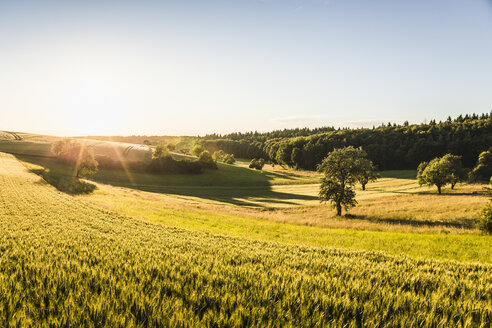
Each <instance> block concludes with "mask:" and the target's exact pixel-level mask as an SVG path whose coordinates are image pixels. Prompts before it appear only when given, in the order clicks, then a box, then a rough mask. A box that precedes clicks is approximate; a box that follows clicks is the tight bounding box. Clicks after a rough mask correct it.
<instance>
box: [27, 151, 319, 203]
mask: <svg viewBox="0 0 492 328" xmlns="http://www.w3.org/2000/svg"><path fill="white" fill-rule="evenodd" d="M20 159H21V160H23V161H25V162H29V163H32V164H36V165H39V166H42V167H45V168H47V169H49V170H50V171H51V172H53V173H56V174H58V175H63V174H67V172H68V171H67V168H66V167H61V166H60V164H59V163H57V162H55V161H54V160H52V159H48V158H38V157H30V156H22V157H20ZM275 178H283V179H294V178H293V177H289V178H287V177H286V176H284V175H281V174H277V173H274V172H263V171H257V170H251V169H248V168H244V167H239V166H230V165H228V166H220V167H219V169H218V170H205V171H204V173H202V174H197V175H190V174H145V173H135V172H125V171H121V170H105V169H100V170H99V172H98V173H97V174H96V175H94V176H93V177H92V178H91V180H93V181H96V182H101V183H105V184H109V185H113V186H117V187H124V188H130V189H135V190H142V191H147V192H153V193H160V194H173V195H180V196H191V197H197V198H202V199H207V200H213V201H218V202H223V203H228V204H233V205H239V206H250V207H258V208H263V207H268V206H267V205H266V204H280V205H297V204H298V202H302V201H306V200H316V199H317V197H315V196H308V195H301V194H295V193H285V192H277V191H273V190H272V187H271V181H272V180H274V179H275Z"/></svg>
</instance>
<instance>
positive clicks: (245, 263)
mask: <svg viewBox="0 0 492 328" xmlns="http://www.w3.org/2000/svg"><path fill="white" fill-rule="evenodd" d="M0 186H1V188H0V202H1V204H2V206H1V207H0V252H1V257H0V261H1V263H0V303H1V304H2V306H1V307H0V321H1V322H8V323H9V324H10V325H12V326H28V325H36V326H51V327H62V326H85V327H103V326H108V327H109V326H111V327H118V326H121V327H123V326H127V325H140V326H149V327H163V326H169V325H193V326H217V325H220V326H238V325H261V326H265V325H281V326H327V325H332V326H342V325H349V326H364V325H377V324H378V323H380V322H385V325H386V326H388V327H390V326H437V325H442V326H479V327H480V326H481V327H487V326H488V325H490V323H491V320H492V305H491V304H492V303H491V300H492V292H491V291H492V276H491V270H492V267H491V266H490V265H489V264H460V263H458V262H455V261H435V260H423V259H422V260H417V259H412V258H408V257H397V256H389V255H384V254H383V253H377V252H367V251H349V250H343V249H332V248H323V247H314V248H313V247H308V246H295V245H288V244H284V243H272V242H262V241H253V240H248V239H245V238H231V237H225V236H219V235H214V234H209V233H204V232H193V231H190V230H186V229H179V228H171V227H165V226H163V225H161V224H158V223H150V222H146V221H143V220H138V219H135V218H132V217H128V216H122V215H118V214H116V213H114V212H110V211H107V210H101V209H99V208H97V207H95V206H94V205H91V204H89V203H87V202H86V201H85V200H84V199H80V198H79V199H75V198H73V197H72V196H69V195H66V194H63V193H60V192H57V191H56V190H55V189H54V188H52V187H51V186H49V185H47V184H46V183H44V182H43V181H42V180H40V178H39V177H38V176H36V175H34V174H32V173H30V172H29V171H28V170H27V169H26V168H25V167H24V166H23V165H22V164H20V163H19V162H18V161H17V160H16V159H15V158H14V157H13V156H11V155H5V154H0Z"/></svg>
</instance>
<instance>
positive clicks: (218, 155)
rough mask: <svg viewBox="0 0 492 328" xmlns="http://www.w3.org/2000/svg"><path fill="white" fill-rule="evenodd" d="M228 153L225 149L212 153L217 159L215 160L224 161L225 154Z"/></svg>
mask: <svg viewBox="0 0 492 328" xmlns="http://www.w3.org/2000/svg"><path fill="white" fill-rule="evenodd" d="M225 155H226V153H225V152H224V151H223V150H217V151H216V152H214V154H213V155H212V158H213V159H214V160H215V161H222V160H223V159H224V156H225Z"/></svg>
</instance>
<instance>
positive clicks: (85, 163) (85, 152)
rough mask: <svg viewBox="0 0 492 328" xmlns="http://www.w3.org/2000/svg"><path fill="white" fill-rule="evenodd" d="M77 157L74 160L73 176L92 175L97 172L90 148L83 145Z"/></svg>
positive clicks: (96, 165)
mask: <svg viewBox="0 0 492 328" xmlns="http://www.w3.org/2000/svg"><path fill="white" fill-rule="evenodd" d="M79 154H80V155H79V156H78V157H77V161H76V162H75V169H74V172H75V177H77V178H78V177H79V176H86V175H93V174H96V173H97V169H98V165H99V164H98V163H97V161H96V159H95V158H94V153H93V152H92V149H90V148H87V147H83V148H82V149H81V150H80V152H79Z"/></svg>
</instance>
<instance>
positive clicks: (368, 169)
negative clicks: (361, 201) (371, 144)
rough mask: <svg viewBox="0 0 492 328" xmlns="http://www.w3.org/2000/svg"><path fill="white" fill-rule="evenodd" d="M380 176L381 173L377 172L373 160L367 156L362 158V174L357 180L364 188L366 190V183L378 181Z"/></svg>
mask: <svg viewBox="0 0 492 328" xmlns="http://www.w3.org/2000/svg"><path fill="white" fill-rule="evenodd" d="M378 178H379V174H378V173H377V172H376V168H375V167H374V164H373V163H372V161H371V160H369V159H367V158H362V159H360V174H359V176H358V177H357V180H358V181H359V183H360V184H361V186H362V190H366V185H367V184H368V183H369V182H373V181H376V180H377V179H378Z"/></svg>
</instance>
